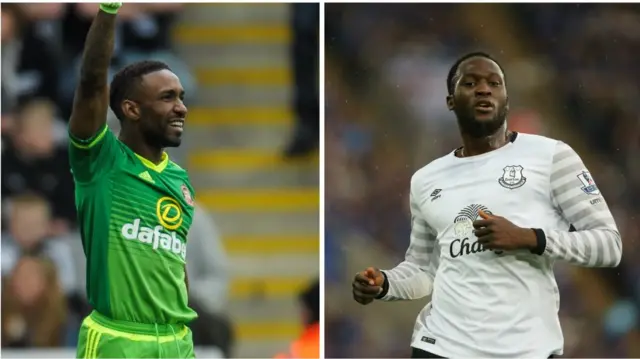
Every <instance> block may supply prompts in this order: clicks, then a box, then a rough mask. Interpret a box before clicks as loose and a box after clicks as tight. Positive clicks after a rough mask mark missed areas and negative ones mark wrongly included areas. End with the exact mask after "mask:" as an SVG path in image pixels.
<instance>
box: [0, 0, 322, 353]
mask: <svg viewBox="0 0 640 359" xmlns="http://www.w3.org/2000/svg"><path fill="white" fill-rule="evenodd" d="M1 9H2V32H1V34H2V67H1V70H2V97H1V100H2V103H1V105H2V106H1V110H2V111H1V112H2V131H1V135H2V242H1V243H2V248H1V249H2V251H1V252H2V258H1V259H2V323H1V324H2V355H3V356H7V357H19V356H20V357H45V356H60V357H71V356H73V355H75V349H74V348H75V344H76V340H77V331H78V328H79V326H80V323H81V320H82V318H83V317H84V316H85V315H86V314H88V313H89V310H90V308H89V307H88V304H87V302H86V297H85V289H84V288H85V272H84V271H85V259H84V254H83V252H82V246H81V242H80V239H79V237H78V232H77V223H76V212H75V207H74V194H73V190H74V187H73V186H74V185H73V182H72V178H71V175H70V171H69V165H68V159H67V143H66V138H67V137H66V136H67V135H66V120H67V119H68V117H69V112H70V109H71V101H72V99H73V93H74V87H75V84H76V80H77V76H78V65H79V56H80V55H81V53H82V49H83V43H84V39H85V36H86V33H87V31H88V29H89V26H90V24H91V19H92V17H93V16H94V15H95V13H96V11H97V4H55V3H47V4H2V8H1ZM119 18H120V21H119V26H118V29H117V35H116V39H117V40H116V50H115V55H114V58H113V61H112V68H111V70H112V73H113V72H116V71H117V70H119V69H120V68H122V67H123V66H125V65H127V64H129V63H131V62H133V61H137V60H140V59H155V60H162V61H165V62H167V63H168V64H169V65H170V67H171V68H172V69H173V70H174V72H176V74H177V75H178V76H179V77H180V79H181V81H182V84H183V86H184V87H185V89H186V92H187V101H186V102H187V105H188V106H189V110H190V111H189V116H188V117H187V126H188V127H187V131H185V136H186V138H185V141H183V145H182V147H180V148H178V149H175V150H173V149H172V152H171V156H172V159H173V160H174V161H176V162H177V163H179V164H180V165H181V166H182V167H184V168H186V169H188V170H189V173H190V177H191V180H192V182H193V185H194V187H195V188H196V193H197V195H196V201H197V209H196V217H195V221H194V224H193V226H192V229H191V233H190V237H189V239H188V240H189V249H188V254H187V255H188V257H189V260H188V266H189V268H188V272H189V276H190V278H189V280H190V284H191V285H190V291H191V293H190V298H191V300H192V306H193V307H195V309H197V311H198V312H199V314H200V318H199V319H198V320H197V321H196V322H194V323H193V325H192V329H193V332H194V340H195V342H196V345H197V349H196V352H197V353H199V355H200V356H205V357H222V356H224V357H229V356H232V357H270V356H273V355H276V354H277V353H278V352H283V351H284V352H286V351H287V350H288V348H289V344H290V343H291V342H292V341H294V340H295V339H296V338H297V337H298V336H299V335H301V334H302V333H303V329H304V326H305V324H307V323H308V322H304V321H303V319H306V318H314V315H313V314H310V312H311V313H317V312H318V311H319V302H318V297H319V287H318V284H317V277H318V257H319V254H318V253H319V241H318V206H319V189H318V176H319V171H318V166H319V163H318V156H317V151H316V148H317V145H318V136H319V135H318V134H319V112H318V110H319V104H318V67H317V66H318V46H319V44H318V21H319V7H318V5H317V4H295V5H291V4H170V3H167V4H141V3H138V4H134V3H131V4H129V3H128V4H125V5H124V6H123V7H122V9H121V11H120V13H119ZM109 123H110V124H111V125H113V130H114V131H116V132H117V131H118V128H117V120H115V117H113V116H110V121H109ZM314 279H315V280H316V282H315V285H314V286H313V287H312V289H311V290H307V291H306V292H305V293H306V294H305V295H303V296H300V293H301V291H302V290H303V289H305V288H306V287H307V286H308V285H309V284H310V283H311V284H312V285H313V281H314ZM313 288H317V289H316V291H315V292H313ZM309 293H312V295H310V294H309ZM313 293H315V294H313ZM314 295H315V299H316V300H315V301H313V300H311V299H309V298H312V297H313V296H314ZM310 296H311V297H310ZM303 313H304V315H303ZM316 317H317V316H316ZM316 322H317V320H316ZM44 348H60V349H59V350H53V349H46V350H44V351H43V349H44ZM37 349H40V350H39V351H38V350H37ZM34 350H36V351H34Z"/></svg>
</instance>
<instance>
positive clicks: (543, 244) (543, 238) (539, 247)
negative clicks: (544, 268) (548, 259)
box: [531, 228, 547, 256]
mask: <svg viewBox="0 0 640 359" xmlns="http://www.w3.org/2000/svg"><path fill="white" fill-rule="evenodd" d="M532 230H533V232H534V233H535V234H536V247H535V248H534V249H532V250H531V253H533V254H537V255H540V256H541V255H542V254H543V253H544V250H545V249H546V248H547V235H546V234H545V233H544V231H543V230H542V229H540V228H532Z"/></svg>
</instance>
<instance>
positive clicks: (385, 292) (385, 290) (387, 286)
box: [376, 272, 389, 299]
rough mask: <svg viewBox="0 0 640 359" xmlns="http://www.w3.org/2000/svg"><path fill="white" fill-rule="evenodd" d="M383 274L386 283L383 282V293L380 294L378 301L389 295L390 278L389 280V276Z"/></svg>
mask: <svg viewBox="0 0 640 359" xmlns="http://www.w3.org/2000/svg"><path fill="white" fill-rule="evenodd" d="M381 273H382V275H383V276H384V281H383V282H382V292H380V294H378V296H377V297H376V299H382V298H384V297H385V296H386V295H387V293H389V278H387V274H386V273H385V272H381Z"/></svg>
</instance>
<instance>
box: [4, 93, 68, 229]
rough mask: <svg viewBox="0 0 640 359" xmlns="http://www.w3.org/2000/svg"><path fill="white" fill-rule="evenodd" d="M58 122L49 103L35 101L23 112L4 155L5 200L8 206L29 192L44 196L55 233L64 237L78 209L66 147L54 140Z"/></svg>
mask: <svg viewBox="0 0 640 359" xmlns="http://www.w3.org/2000/svg"><path fill="white" fill-rule="evenodd" d="M57 123H58V122H57V121H56V119H55V118H54V107H53V104H52V103H50V102H41V101H36V102H32V103H30V104H28V105H27V106H25V108H24V109H23V110H22V111H21V112H20V114H19V117H18V119H17V123H16V128H15V129H14V133H13V136H12V137H11V138H10V139H9V140H8V141H7V142H8V144H7V148H6V149H5V150H4V151H3V153H2V198H3V202H5V204H6V202H7V201H9V202H10V200H11V197H12V196H15V195H19V194H23V193H28V192H33V193H37V194H39V195H41V196H43V197H45V198H46V199H47V200H48V201H49V204H50V206H51V209H52V215H53V219H54V223H53V226H54V228H53V229H52V230H53V231H54V233H56V234H62V233H65V232H67V231H68V230H69V228H70V227H72V226H73V225H74V224H75V218H76V209H75V202H74V192H73V191H74V187H73V180H72V178H71V172H70V170H69V164H68V163H69V159H68V157H67V156H68V155H67V148H66V146H64V145H63V144H62V143H60V141H56V138H55V135H56V126H57ZM58 132H59V131H58ZM65 137H66V136H65Z"/></svg>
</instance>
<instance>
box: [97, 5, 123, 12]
mask: <svg viewBox="0 0 640 359" xmlns="http://www.w3.org/2000/svg"><path fill="white" fill-rule="evenodd" d="M121 6H122V3H121V2H101V3H100V10H102V11H104V12H108V13H109V14H115V13H117V12H118V9H119V8H120V7H121Z"/></svg>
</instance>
